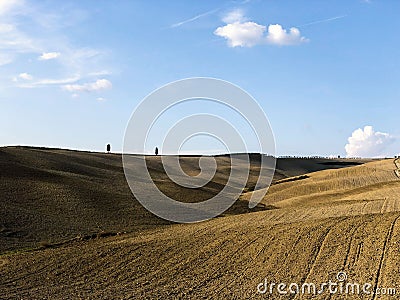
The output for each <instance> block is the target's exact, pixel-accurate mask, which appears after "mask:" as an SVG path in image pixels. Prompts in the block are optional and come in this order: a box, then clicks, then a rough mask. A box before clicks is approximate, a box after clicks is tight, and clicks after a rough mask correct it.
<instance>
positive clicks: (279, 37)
mask: <svg viewBox="0 0 400 300" xmlns="http://www.w3.org/2000/svg"><path fill="white" fill-rule="evenodd" d="M222 20H223V21H224V22H225V23H227V24H226V25H225V26H221V27H218V28H217V29H216V30H215V31H214V34H215V35H218V36H221V37H223V38H225V39H226V40H227V42H228V46H229V47H253V46H255V45H258V44H270V45H280V46H288V45H298V44H301V43H304V42H307V41H308V39H306V38H305V37H303V36H301V33H300V30H299V29H298V28H295V27H292V28H290V29H289V31H287V30H286V29H284V28H283V27H282V26H281V25H279V24H274V25H272V24H271V25H269V26H268V30H267V27H266V26H264V25H260V24H257V23H255V22H250V21H245V18H244V15H243V12H242V11H241V10H235V11H231V12H230V13H228V14H227V15H226V16H225V17H224V18H223V19H222Z"/></svg>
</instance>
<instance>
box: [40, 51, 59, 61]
mask: <svg viewBox="0 0 400 300" xmlns="http://www.w3.org/2000/svg"><path fill="white" fill-rule="evenodd" d="M60 55H61V53H60V52H46V53H42V55H40V56H39V58H38V59H39V60H49V59H55V58H57V57H59V56H60Z"/></svg>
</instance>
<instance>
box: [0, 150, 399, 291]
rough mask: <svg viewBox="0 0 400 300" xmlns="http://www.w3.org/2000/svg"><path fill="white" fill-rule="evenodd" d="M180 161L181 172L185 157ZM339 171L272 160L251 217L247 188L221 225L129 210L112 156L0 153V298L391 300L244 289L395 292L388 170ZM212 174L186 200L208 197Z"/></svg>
mask: <svg viewBox="0 0 400 300" xmlns="http://www.w3.org/2000/svg"><path fill="white" fill-rule="evenodd" d="M157 159H159V158H154V157H153V158H151V157H149V160H150V165H152V167H153V169H154V171H153V173H152V175H153V176H155V177H156V179H157V178H158V180H159V182H161V183H162V182H165V186H164V187H162V188H163V189H165V191H166V192H171V191H170V190H171V189H172V190H173V188H174V186H173V185H172V184H171V183H169V182H167V181H165V180H164V179H165V178H164V177H163V176H164V175H163V172H162V171H160V170H159V167H158V166H159V162H158V161H157ZM226 159H227V158H226V157H223V158H221V159H220V160H221V161H220V165H219V167H220V170H224V166H225V165H224V161H226ZM183 160H184V163H185V166H184V169H186V171H187V172H190V170H193V172H194V174H195V173H196V168H197V167H196V159H194V158H193V157H188V158H183ZM340 161H341V163H338V165H332V164H330V163H331V162H328V161H327V160H318V159H316V160H302V159H286V160H281V161H279V160H278V165H277V172H276V178H275V179H274V184H273V185H272V186H271V188H270V190H269V192H268V194H267V195H266V196H265V197H264V200H263V201H262V205H260V206H259V207H258V209H256V210H254V211H250V210H246V209H245V208H246V205H245V204H246V201H247V200H248V199H249V197H250V195H251V193H257V192H259V191H252V189H251V186H252V182H253V181H252V179H251V180H250V182H249V187H250V188H249V189H245V191H247V192H245V193H243V194H242V196H241V198H240V201H238V204H235V206H234V207H233V208H231V209H230V210H229V211H228V212H226V213H225V214H224V215H223V216H222V217H219V218H215V219H212V220H209V221H205V222H201V223H195V224H172V223H168V222H166V221H163V220H160V219H158V218H156V217H154V216H152V215H151V214H150V213H148V212H147V211H145V210H144V209H143V208H142V207H141V206H140V204H138V203H137V202H136V200H135V199H134V197H133V196H132V195H131V194H130V191H129V188H128V187H127V185H126V183H125V182H124V177H123V172H122V168H121V161H120V156H119V155H106V154H99V153H85V152H72V151H66V150H56V149H54V150H49V149H47V150H44V149H34V148H2V149H1V150H0V163H1V165H0V166H1V183H0V191H1V197H2V199H1V223H0V226H1V228H0V229H1V231H0V241H1V251H2V255H1V256H0V295H1V297H0V298H2V299H3V298H4V299H43V298H44V299H81V298H91V299H92V298H98V299H104V298H107V299H115V298H130V299H308V298H315V299H397V298H396V296H389V295H373V294H360V295H354V294H351V295H343V294H342V295H340V294H329V293H328V292H327V291H326V290H325V292H324V293H321V294H320V295H316V296H313V297H312V296H311V295H308V294H303V295H301V294H297V295H296V294H291V293H287V294H282V295H280V294H279V293H278V292H277V290H276V287H275V290H273V293H272V294H269V293H268V292H266V293H265V294H260V293H259V292H258V290H257V286H258V285H259V284H260V283H264V282H265V280H267V282H268V283H271V282H273V283H276V284H279V283H286V284H288V285H289V284H290V283H298V284H299V285H301V284H302V283H305V282H308V283H310V282H312V283H315V284H317V285H318V284H320V283H325V282H329V280H331V281H337V279H336V276H337V274H338V273H339V272H345V273H346V276H347V281H346V282H349V283H354V282H356V283H360V284H364V283H368V284H371V286H372V287H371V289H370V291H373V290H374V288H375V287H379V288H394V287H395V288H397V292H398V293H400V286H398V282H399V281H400V269H399V268H400V245H399V243H400V223H399V222H398V219H399V217H400V208H399V194H400V193H399V192H400V179H399V177H398V172H397V168H398V165H396V162H395V161H394V160H393V159H387V160H375V161H357V164H358V165H357V164H354V161H353V164H354V165H353V166H347V167H345V168H339V166H340V167H344V166H345V163H343V161H344V162H346V160H340ZM327 162H328V163H329V164H327ZM361 163H364V164H361ZM327 168H338V169H327ZM256 169H257V164H256V162H255V166H254V170H255V171H254V174H253V175H254V177H256V173H257V172H256ZM157 172H159V175H158V177H157ZM221 172H222V173H221V174H219V176H217V177H216V179H215V182H213V183H211V184H210V185H209V186H207V187H206V188H204V189H203V190H199V191H196V192H198V193H199V197H206V196H207V195H213V194H214V193H216V192H217V191H218V188H220V187H221V186H222V185H223V182H224V178H223V175H224V171H221ZM304 175H306V176H304ZM180 195H181V197H182V199H181V200H182V201H185V199H186V198H185V195H184V193H183V192H181V193H180ZM182 195H183V196H182ZM188 197H189V196H188ZM192 197H193V192H192ZM188 199H189V198H188ZM199 199H200V198H199ZM342 274H343V273H342ZM378 291H381V290H378Z"/></svg>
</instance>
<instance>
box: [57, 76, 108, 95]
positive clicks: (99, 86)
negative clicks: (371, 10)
mask: <svg viewBox="0 0 400 300" xmlns="http://www.w3.org/2000/svg"><path fill="white" fill-rule="evenodd" d="M62 88H63V89H64V90H66V91H69V92H93V91H99V90H105V89H110V88H112V83H111V81H109V80H107V79H99V80H97V81H95V82H91V83H85V84H67V85H64V86H63V87H62Z"/></svg>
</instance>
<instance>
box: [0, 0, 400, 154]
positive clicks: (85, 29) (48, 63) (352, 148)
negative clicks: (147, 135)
mask: <svg viewBox="0 0 400 300" xmlns="http://www.w3.org/2000/svg"><path fill="white" fill-rule="evenodd" d="M399 11H400V2H398V1H394V0H393V1H389V0H388V1H374V0H370V1H362V0H350V1H349V0H346V1H257V0H253V1H218V2H217V1H22V0H21V1H18V0H9V1H6V0H0V126H1V130H0V145H38V146H54V147H63V148H73V149H84V150H99V151H103V150H104V148H105V145H106V144H107V143H111V144H112V147H113V150H114V151H121V149H122V141H123V135H124V131H125V127H126V124H127V122H128V120H129V117H130V115H131V113H132V111H133V109H134V108H135V107H136V106H137V105H138V103H139V102H140V101H141V100H142V99H143V98H144V97H145V96H146V95H147V94H149V93H150V92H152V91H153V90H154V89H156V88H158V87H160V86H162V85H164V84H167V83H168V82H171V81H175V80H179V79H183V78H187V77H199V76H200V77H214V78H221V79H223V80H227V81H230V82H232V83H234V84H237V85H239V86H240V87H242V88H243V89H245V90H246V91H247V92H249V93H250V94H251V95H252V96H253V97H254V98H255V99H256V100H257V101H258V102H259V103H260V105H261V107H262V108H263V109H264V111H265V112H266V114H267V116H268V118H269V120H270V123H271V126H272V129H273V131H274V134H275V138H276V147H277V154H279V155H286V154H287V155H315V154H316V155H339V154H340V155H346V154H347V155H349V156H382V155H383V156H385V155H397V154H398V153H400V143H399V138H400V129H399V126H398V122H399V109H398V103H399V98H400V84H399V80H400V58H399V47H400V35H399V34H398V32H397V31H398V29H399V28H400V19H399V18H398V12H399ZM291 28H293V29H291ZM182 109H183V110H184V112H185V110H186V109H187V112H188V113H189V112H191V111H192V110H193V107H192V108H185V107H183V108H182ZM181 115H183V114H182V111H180V112H179V113H178V112H177V113H176V117H178V116H179V117H181ZM173 116H174V114H173V111H172V112H171V113H170V117H171V118H173ZM160 126H162V124H161V125H160ZM366 126H368V127H366ZM349 138H350V140H349ZM154 143H155V144H157V142H154ZM346 145H347V146H346ZM152 146H154V145H151V147H152ZM185 147H186V148H185V150H187V151H188V152H196V151H198V152H207V150H212V149H214V148H213V147H216V143H215V141H214V142H212V141H211V140H210V141H209V144H208V143H207V140H206V139H204V138H199V139H198V140H197V142H196V141H195V140H194V141H193V142H192V143H188V144H187V145H186V146H185Z"/></svg>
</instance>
